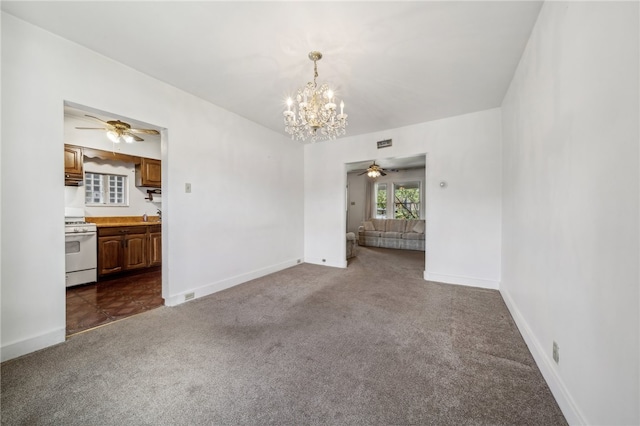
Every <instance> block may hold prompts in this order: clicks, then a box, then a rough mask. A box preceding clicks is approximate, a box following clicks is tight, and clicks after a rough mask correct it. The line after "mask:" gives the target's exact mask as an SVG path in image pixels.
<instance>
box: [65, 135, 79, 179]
mask: <svg viewBox="0 0 640 426" xmlns="http://www.w3.org/2000/svg"><path fill="white" fill-rule="evenodd" d="M64 180H65V184H71V185H77V184H78V183H77V182H78V181H82V148H81V147H79V146H73V145H65V146H64Z"/></svg>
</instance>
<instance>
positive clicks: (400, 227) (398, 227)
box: [385, 219, 406, 232]
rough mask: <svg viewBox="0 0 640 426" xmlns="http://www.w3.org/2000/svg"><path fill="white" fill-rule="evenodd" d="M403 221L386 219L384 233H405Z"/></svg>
mask: <svg viewBox="0 0 640 426" xmlns="http://www.w3.org/2000/svg"><path fill="white" fill-rule="evenodd" d="M405 222H406V221H405V220H402V219H387V225H386V228H385V231H387V232H405Z"/></svg>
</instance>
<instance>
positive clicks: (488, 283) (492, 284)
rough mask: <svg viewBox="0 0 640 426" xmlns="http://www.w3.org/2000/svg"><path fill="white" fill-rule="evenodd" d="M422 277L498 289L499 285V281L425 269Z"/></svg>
mask: <svg viewBox="0 0 640 426" xmlns="http://www.w3.org/2000/svg"><path fill="white" fill-rule="evenodd" d="M424 279H425V281H436V282H439V283H445V284H454V285H465V286H469V287H480V288H488V289H491V290H498V288H499V287H500V281H493V280H485V279H482V278H472V277H462V276H457V275H447V274H434V273H432V272H427V271H424Z"/></svg>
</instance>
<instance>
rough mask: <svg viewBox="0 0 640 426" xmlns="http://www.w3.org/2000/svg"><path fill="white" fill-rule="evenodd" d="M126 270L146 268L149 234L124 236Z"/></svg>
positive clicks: (124, 266)
mask: <svg viewBox="0 0 640 426" xmlns="http://www.w3.org/2000/svg"><path fill="white" fill-rule="evenodd" d="M122 266H123V268H124V270H126V271H128V270H131V269H139V268H146V267H147V266H148V262H147V234H146V233H145V234H128V235H125V236H124V264H123V265H122Z"/></svg>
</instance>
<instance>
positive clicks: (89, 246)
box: [64, 232, 98, 272]
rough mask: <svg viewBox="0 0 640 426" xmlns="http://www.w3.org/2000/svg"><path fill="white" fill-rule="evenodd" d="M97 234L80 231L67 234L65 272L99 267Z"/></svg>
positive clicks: (65, 239) (65, 240)
mask: <svg viewBox="0 0 640 426" xmlns="http://www.w3.org/2000/svg"><path fill="white" fill-rule="evenodd" d="M96 244H97V234H96V233H95V232H80V233H69V234H65V238H64V253H65V272H74V271H83V270H85V269H93V268H97V267H98V256H97V245H96Z"/></svg>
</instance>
